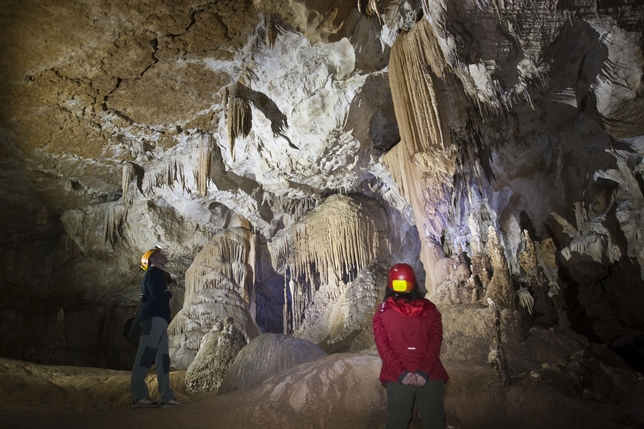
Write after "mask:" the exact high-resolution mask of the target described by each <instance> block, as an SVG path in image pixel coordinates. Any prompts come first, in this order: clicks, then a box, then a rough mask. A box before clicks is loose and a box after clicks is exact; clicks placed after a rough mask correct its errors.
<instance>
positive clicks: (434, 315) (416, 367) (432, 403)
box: [373, 264, 449, 429]
mask: <svg viewBox="0 0 644 429" xmlns="http://www.w3.org/2000/svg"><path fill="white" fill-rule="evenodd" d="M373 333H374V338H375V341H376V347H377V348H378V353H379V354H380V358H381V359H382V369H381V370H380V381H381V382H382V384H383V385H384V386H385V387H386V388H387V429H406V428H407V427H408V426H409V422H410V421H411V417H412V410H413V408H414V401H416V402H417V404H416V405H417V407H418V411H419V412H420V418H421V420H422V423H423V428H424V429H439V428H440V429H443V428H444V427H445V406H444V404H443V397H444V391H445V383H446V382H447V380H449V376H448V375H447V371H445V367H443V364H442V363H441V361H440V358H439V355H440V350H441V343H442V341H443V324H442V322H441V314H440V312H439V311H438V309H437V308H436V306H435V305H434V304H433V303H432V302H430V301H429V300H427V299H425V298H424V297H423V295H422V293H421V292H420V290H419V289H418V285H417V284H416V276H415V274H414V270H413V269H412V267H410V266H409V265H407V264H396V265H394V266H393V267H391V269H390V270H389V275H388V280H387V291H386V293H385V299H384V301H383V303H382V304H381V305H380V306H379V307H378V309H377V310H376V314H375V315H374V316H373Z"/></svg>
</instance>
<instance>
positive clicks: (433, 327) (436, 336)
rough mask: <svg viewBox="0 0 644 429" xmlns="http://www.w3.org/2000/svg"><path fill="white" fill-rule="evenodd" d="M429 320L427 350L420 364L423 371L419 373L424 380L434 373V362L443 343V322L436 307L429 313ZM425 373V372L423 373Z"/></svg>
mask: <svg viewBox="0 0 644 429" xmlns="http://www.w3.org/2000/svg"><path fill="white" fill-rule="evenodd" d="M429 319H430V320H429V323H430V325H429V331H428V332H427V337H428V338H427V348H426V350H425V356H424V358H423V364H422V368H423V369H424V371H420V375H421V376H422V377H424V378H425V379H428V378H429V376H430V375H431V374H432V372H433V371H434V368H435V367H436V362H437V361H438V358H439V356H440V353H441V345H442V343H443V321H442V318H441V313H440V311H438V309H437V308H436V307H434V308H433V309H432V311H431V312H430V318H429ZM425 371H427V372H426V373H425Z"/></svg>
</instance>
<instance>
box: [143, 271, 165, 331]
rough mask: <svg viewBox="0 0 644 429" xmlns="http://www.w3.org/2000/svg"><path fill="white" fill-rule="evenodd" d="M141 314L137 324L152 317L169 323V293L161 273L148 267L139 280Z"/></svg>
mask: <svg viewBox="0 0 644 429" xmlns="http://www.w3.org/2000/svg"><path fill="white" fill-rule="evenodd" d="M141 292H142V294H143V298H142V299H141V314H140V315H139V322H143V321H144V320H148V319H151V318H153V317H163V318H164V319H165V320H166V322H168V323H170V298H172V292H170V291H169V290H168V288H167V286H166V283H165V277H164V276H163V271H162V270H160V269H158V268H156V267H150V269H148V270H147V271H146V272H145V275H144V276H143V280H141Z"/></svg>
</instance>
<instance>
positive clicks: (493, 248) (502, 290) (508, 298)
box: [485, 225, 516, 310]
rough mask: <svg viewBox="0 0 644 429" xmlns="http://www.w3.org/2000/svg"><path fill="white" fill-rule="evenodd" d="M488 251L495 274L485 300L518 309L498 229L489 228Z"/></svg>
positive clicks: (503, 307) (500, 306)
mask: <svg viewBox="0 0 644 429" xmlns="http://www.w3.org/2000/svg"><path fill="white" fill-rule="evenodd" d="M487 238H488V241H487V251H488V253H489V254H490V260H491V262H492V269H493V270H494V271H493V276H492V280H491V281H490V284H489V285H488V287H487V291H486V292H485V300H486V301H488V302H489V300H492V301H493V302H494V303H495V304H496V305H497V306H498V307H499V308H500V309H506V308H507V309H511V310H514V309H516V294H515V292H514V287H513V286H512V277H511V276H510V271H509V269H508V262H507V260H506V258H505V254H504V251H503V246H502V245H501V243H499V237H498V235H497V233H496V229H494V227H493V226H492V225H490V226H489V228H488V237H487Z"/></svg>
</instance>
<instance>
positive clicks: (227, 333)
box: [186, 318, 247, 392]
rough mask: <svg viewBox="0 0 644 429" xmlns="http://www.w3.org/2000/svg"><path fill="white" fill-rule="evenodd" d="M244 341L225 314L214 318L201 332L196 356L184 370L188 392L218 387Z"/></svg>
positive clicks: (241, 334)
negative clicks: (208, 330)
mask: <svg viewBox="0 0 644 429" xmlns="http://www.w3.org/2000/svg"><path fill="white" fill-rule="evenodd" d="M246 344H247V341H246V338H245V336H244V335H243V333H242V332H240V331H239V330H238V329H237V328H236V327H235V325H234V323H233V319H232V318H228V319H226V320H225V321H223V322H217V323H215V325H214V326H213V328H212V330H211V331H210V332H208V333H207V334H206V335H204V337H203V339H202V340H201V346H200V347H199V351H198V352H197V355H196V356H195V360H194V361H193V362H192V363H191V364H190V366H189V367H188V370H187V371H186V387H187V388H188V390H190V391H191V392H207V391H210V390H217V389H219V386H221V383H222V380H223V379H224V377H225V376H226V373H227V372H228V368H229V367H230V366H231V365H232V363H233V361H234V360H235V357H236V356H237V354H238V353H239V351H240V350H241V349H243V348H244V346H245V345H246Z"/></svg>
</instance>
